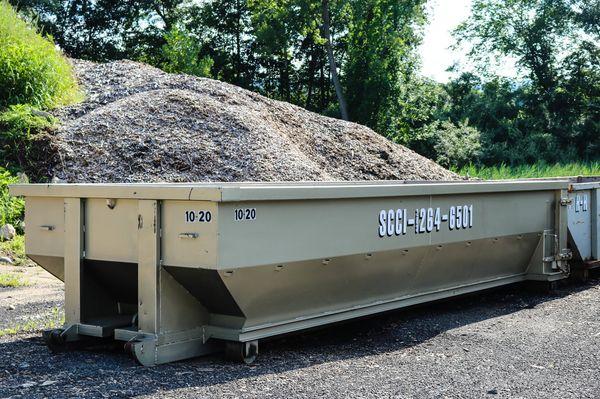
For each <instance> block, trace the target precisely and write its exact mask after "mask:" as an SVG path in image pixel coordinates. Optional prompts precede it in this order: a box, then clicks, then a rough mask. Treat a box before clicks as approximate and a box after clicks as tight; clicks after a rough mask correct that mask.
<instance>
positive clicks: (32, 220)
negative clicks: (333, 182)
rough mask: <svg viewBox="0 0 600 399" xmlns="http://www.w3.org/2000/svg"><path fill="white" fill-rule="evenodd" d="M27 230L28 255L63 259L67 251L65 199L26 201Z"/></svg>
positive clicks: (28, 198) (41, 198)
mask: <svg viewBox="0 0 600 399" xmlns="http://www.w3.org/2000/svg"><path fill="white" fill-rule="evenodd" d="M25 229H26V234H25V250H26V252H27V255H41V256H51V257H60V258H62V257H63V256H64V251H65V211H64V201H63V199H62V198H49V197H27V198H26V199H25ZM41 266H42V267H43V266H44V265H41Z"/></svg>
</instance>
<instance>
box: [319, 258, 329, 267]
mask: <svg viewBox="0 0 600 399" xmlns="http://www.w3.org/2000/svg"><path fill="white" fill-rule="evenodd" d="M330 262H331V259H329V258H328V259H323V261H322V262H321V263H322V264H323V266H327V265H328V264H329V263H330Z"/></svg>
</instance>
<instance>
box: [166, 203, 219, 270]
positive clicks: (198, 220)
mask: <svg viewBox="0 0 600 399" xmlns="http://www.w3.org/2000/svg"><path fill="white" fill-rule="evenodd" d="M162 215H163V216H162V220H163V226H162V260H163V264H164V265H167V266H184V267H204V268H213V267H214V266H215V265H216V262H217V222H218V220H217V219H218V214H217V206H216V204H215V203H214V202H209V201H164V202H163V207H162Z"/></svg>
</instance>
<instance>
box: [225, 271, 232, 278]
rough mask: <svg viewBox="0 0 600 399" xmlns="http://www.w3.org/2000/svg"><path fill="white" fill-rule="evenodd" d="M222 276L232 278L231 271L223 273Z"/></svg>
mask: <svg viewBox="0 0 600 399" xmlns="http://www.w3.org/2000/svg"><path fill="white" fill-rule="evenodd" d="M223 275H224V276H225V277H231V276H233V270H228V271H226V272H225V273H223Z"/></svg>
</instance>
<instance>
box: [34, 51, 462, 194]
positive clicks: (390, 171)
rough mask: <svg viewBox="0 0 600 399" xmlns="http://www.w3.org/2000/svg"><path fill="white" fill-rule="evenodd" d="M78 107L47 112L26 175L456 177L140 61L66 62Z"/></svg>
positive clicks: (367, 132) (381, 143)
mask: <svg viewBox="0 0 600 399" xmlns="http://www.w3.org/2000/svg"><path fill="white" fill-rule="evenodd" d="M73 64H74V67H75V71H76V73H77V76H78V78H79V80H80V82H81V86H82V88H83V89H84V90H85V91H86V94H87V98H86V100H85V101H84V102H83V103H81V104H77V105H75V106H71V107H67V108H63V109H61V110H58V111H57V112H55V114H56V116H58V117H59V119H60V120H61V126H60V128H58V130H56V131H55V132H53V133H52V134H50V135H46V136H43V137H38V140H39V141H38V143H37V144H36V145H34V146H32V147H33V148H36V149H37V153H35V154H33V153H32V154H29V157H30V160H32V161H33V162H32V164H33V166H34V167H33V168H32V170H28V174H30V176H32V177H34V179H39V178H52V177H57V178H59V179H61V180H64V181H67V182H86V183H105V182H200V181H225V182H229V181H301V180H329V181H344V180H456V179H458V178H459V177H458V176H457V175H456V174H454V173H452V172H450V171H448V170H446V169H444V168H442V167H441V166H439V165H437V164H436V163H434V162H433V161H431V160H428V159H426V158H424V157H422V156H420V155H418V154H417V153H415V152H413V151H411V150H409V149H408V148H405V147H403V146H401V145H398V144H395V143H393V142H391V141H390V140H388V139H386V138H384V137H383V136H381V135H379V134H377V133H375V132H374V131H372V130H371V129H369V128H367V127H364V126H361V125H357V124H355V123H349V122H344V121H341V120H338V119H333V118H327V117H324V116H321V115H318V114H316V113H313V112H309V111H307V110H305V109H302V108H300V107H297V106H294V105H291V104H288V103H285V102H281V101H274V100H271V99H268V98H266V97H263V96H261V95H259V94H256V93H253V92H250V91H248V90H244V89H241V88H239V87H237V86H233V85H230V84H227V83H223V82H219V81H216V80H211V79H201V78H196V77H193V76H188V75H174V74H168V73H164V72H162V71H160V70H159V69H156V68H153V67H150V66H148V65H145V64H141V63H137V62H132V61H116V62H111V63H107V64H96V63H92V62H86V61H79V60H73Z"/></svg>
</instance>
